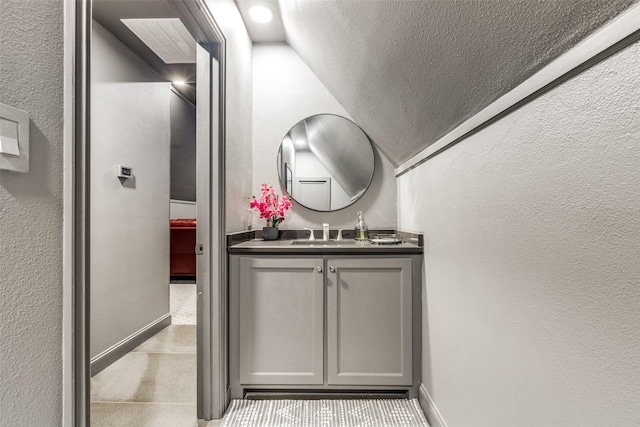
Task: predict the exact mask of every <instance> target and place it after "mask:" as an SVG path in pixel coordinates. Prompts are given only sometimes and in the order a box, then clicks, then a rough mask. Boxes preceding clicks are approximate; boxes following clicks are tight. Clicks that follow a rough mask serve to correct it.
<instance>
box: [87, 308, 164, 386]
mask: <svg viewBox="0 0 640 427" xmlns="http://www.w3.org/2000/svg"><path fill="white" fill-rule="evenodd" d="M170 324H171V314H169V313H167V314H165V315H164V316H162V317H161V318H159V319H158V320H155V321H153V322H151V323H149V324H148V325H147V326H145V327H144V328H142V329H140V330H138V331H136V332H134V333H133V334H131V335H129V336H128V337H127V338H125V339H123V340H122V341H120V342H119V343H117V344H115V345H113V346H111V347H109V348H108V349H106V350H105V351H103V352H102V353H100V354H98V355H97V356H95V357H93V358H92V359H91V376H94V375H95V374H97V373H98V372H100V371H102V370H103V369H104V368H106V367H107V366H109V365H111V364H112V363H113V362H115V361H116V360H118V359H120V358H121V357H122V356H124V355H125V354H127V353H129V352H130V351H131V350H133V349H134V348H136V347H138V346H139V345H140V344H142V343H143V342H145V341H146V340H148V339H149V338H151V337H152V336H154V335H155V334H157V333H158V332H160V331H161V330H162V329H164V328H165V327H167V326H169V325H170Z"/></svg>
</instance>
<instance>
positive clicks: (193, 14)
mask: <svg viewBox="0 0 640 427" xmlns="http://www.w3.org/2000/svg"><path fill="white" fill-rule="evenodd" d="M171 4H173V5H174V6H175V9H176V13H177V14H178V16H179V17H180V18H181V19H183V20H184V23H185V25H187V26H188V27H190V28H192V29H194V31H195V32H196V33H197V34H196V37H195V39H196V41H197V42H198V43H200V44H201V45H205V46H209V47H211V51H210V53H211V54H212V56H214V57H217V58H216V59H217V60H218V66H219V69H218V75H219V80H218V88H217V90H218V91H219V103H218V105H217V106H215V109H216V110H217V111H219V117H218V120H219V122H218V123H219V125H218V135H217V147H216V146H215V145H214V146H212V147H211V153H212V156H211V157H210V159H209V160H210V162H209V169H210V171H211V174H210V176H211V182H210V185H212V186H213V185H215V186H216V191H217V195H218V197H217V198H215V199H213V198H212V200H211V202H210V204H209V209H210V214H212V224H211V227H210V237H211V238H210V240H209V245H208V246H209V248H205V250H206V249H209V250H208V251H207V252H208V253H210V254H211V256H210V258H209V259H210V260H216V261H217V262H216V263H214V264H215V267H216V270H217V271H214V270H212V271H211V276H210V277H211V280H210V283H209V286H208V290H209V295H210V297H209V298H203V299H202V303H201V307H202V309H203V310H202V316H200V319H202V320H203V322H204V323H205V324H206V325H209V326H210V327H209V328H207V329H208V331H209V334H208V336H207V337H206V338H207V339H205V340H204V343H203V344H204V345H203V349H202V351H200V349H199V351H198V358H199V360H198V363H199V364H200V363H202V372H203V373H204V374H205V375H206V376H207V377H208V380H209V381H205V382H204V383H203V384H204V387H203V388H202V390H201V393H199V394H200V396H198V398H199V400H200V399H202V405H199V407H198V416H199V417H202V418H205V419H212V418H221V417H222V415H223V413H224V410H225V409H226V406H227V404H228V402H229V398H228V387H227V383H228V379H227V357H226V351H227V333H226V320H225V319H226V315H227V306H226V286H225V284H226V274H227V272H226V242H225V141H226V139H225V134H226V132H225V108H224V107H225V104H226V102H225V86H226V75H225V68H226V39H225V37H224V35H223V33H222V31H221V30H220V28H219V26H218V25H217V23H216V22H215V19H214V17H213V14H212V12H211V10H210V9H209V7H208V6H207V5H206V3H205V0H180V1H176V2H171ZM91 6H92V0H65V1H64V101H63V102H64V142H63V146H64V148H63V153H64V159H63V163H64V182H63V212H64V213H63V239H62V240H63V248H62V250H63V349H62V351H63V386H62V390H63V396H62V400H63V402H62V403H63V414H62V422H63V425H65V426H73V427H87V426H89V425H90V404H91V402H90V392H91V390H90V378H91V377H90V354H89V339H90V335H89V331H90V330H89V326H90V325H89V321H90V316H89V310H90V293H89V292H90V289H89V259H90V253H89V236H90V233H89V231H90V223H89V200H90V199H89V188H90V187H89V173H90V165H89V153H90V131H91V130H90V117H91V116H90V115H91V111H90V95H91V94H90V84H91V77H90V76H91V69H90V60H91V27H92V24H91V22H92V7H91ZM210 101H211V98H210ZM209 107H210V106H209ZM196 108H197V106H196ZM211 137H212V141H216V139H214V138H213V137H214V135H211ZM213 160H215V162H216V163H215V164H214V163H212V161H213ZM216 172H217V173H216ZM211 190H213V188H211ZM216 218H217V221H216ZM167 226H168V224H167ZM212 267H213V266H212ZM216 379H217V381H216Z"/></svg>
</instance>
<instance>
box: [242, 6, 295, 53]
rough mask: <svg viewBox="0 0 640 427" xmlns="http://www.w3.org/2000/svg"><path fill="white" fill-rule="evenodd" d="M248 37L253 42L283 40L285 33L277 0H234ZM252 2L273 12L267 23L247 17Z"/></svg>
mask: <svg viewBox="0 0 640 427" xmlns="http://www.w3.org/2000/svg"><path fill="white" fill-rule="evenodd" d="M235 2H236V5H237V6H238V10H239V11H240V15H242V20H243V21H244V25H245V27H247V32H248V33H249V37H251V40H253V41H254V42H267V43H273V42H284V41H285V34H284V27H283V26H282V16H281V14H280V5H279V4H278V0H235ZM254 4H259V5H262V6H265V7H267V8H268V9H269V10H271V12H273V20H272V21H271V22H268V23H264V24H263V23H259V22H255V21H253V20H252V19H250V18H249V8H250V7H251V6H253V5H254Z"/></svg>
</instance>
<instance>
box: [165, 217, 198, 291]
mask: <svg viewBox="0 0 640 427" xmlns="http://www.w3.org/2000/svg"><path fill="white" fill-rule="evenodd" d="M195 247H196V220H195V219H172V220H171V267H170V274H171V277H172V278H193V279H195V277H196V252H195Z"/></svg>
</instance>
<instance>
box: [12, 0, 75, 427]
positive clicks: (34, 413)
mask: <svg viewBox="0 0 640 427" xmlns="http://www.w3.org/2000/svg"><path fill="white" fill-rule="evenodd" d="M62 22H63V4H62V2H60V1H44V2H35V1H30V2H27V1H21V0H13V1H7V0H3V1H2V2H0V102H2V103H4V104H8V105H10V106H12V107H15V108H19V109H21V110H24V111H27V112H28V113H29V114H30V115H31V123H30V127H29V132H30V136H31V141H30V143H31V146H30V160H31V172H29V173H28V174H22V173H15V172H8V171H0V295H1V296H0V355H1V356H0V378H2V385H1V386H0V414H2V415H1V418H2V421H1V422H0V423H1V424H2V425H6V426H26V425H61V423H62V405H61V402H62V393H61V390H62V357H61V349H62V145H63V142H62V138H63V65H62V56H63V24H62Z"/></svg>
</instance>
